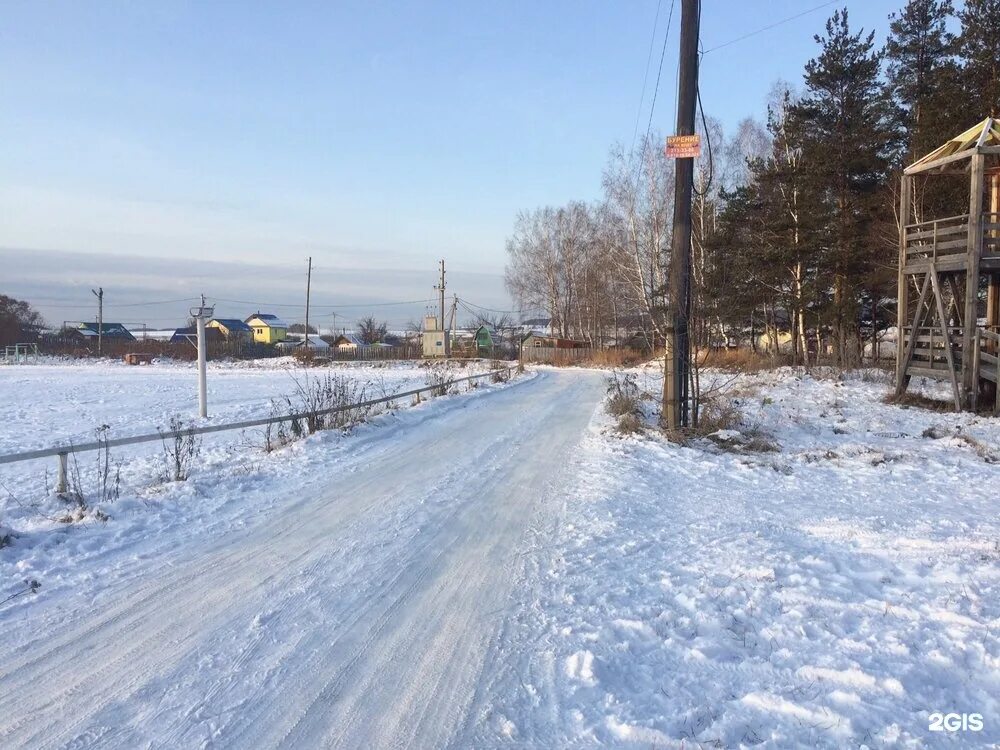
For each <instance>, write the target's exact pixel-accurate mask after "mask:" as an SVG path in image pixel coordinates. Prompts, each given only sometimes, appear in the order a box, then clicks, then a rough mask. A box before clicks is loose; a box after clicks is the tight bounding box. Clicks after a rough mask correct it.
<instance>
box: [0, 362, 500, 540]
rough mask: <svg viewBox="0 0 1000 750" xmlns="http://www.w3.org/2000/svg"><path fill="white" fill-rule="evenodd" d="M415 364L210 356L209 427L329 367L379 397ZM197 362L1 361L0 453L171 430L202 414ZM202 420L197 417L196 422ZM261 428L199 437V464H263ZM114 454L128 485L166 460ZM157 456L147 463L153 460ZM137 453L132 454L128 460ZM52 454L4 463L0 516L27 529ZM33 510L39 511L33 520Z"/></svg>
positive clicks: (83, 461)
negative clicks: (100, 434) (318, 363)
mask: <svg viewBox="0 0 1000 750" xmlns="http://www.w3.org/2000/svg"><path fill="white" fill-rule="evenodd" d="M421 365H422V363H420V362H385V363H338V364H335V365H332V366H330V367H321V368H302V367H301V366H299V365H298V364H297V363H296V361H295V360H294V359H293V358H292V357H279V358H274V359H265V360H254V361H220V362H209V366H208V378H207V382H208V405H209V419H208V422H207V423H206V424H222V423H226V422H234V421H239V420H244V419H254V418H257V417H264V416H267V415H268V414H269V409H270V406H271V403H272V401H276V402H279V404H281V405H282V408H283V409H284V411H287V410H288V408H287V406H285V405H284V403H283V399H284V398H285V397H290V398H291V399H292V401H293V404H294V403H297V401H296V390H297V388H298V386H299V385H300V384H303V383H305V382H306V381H307V380H308V379H310V378H313V379H315V378H317V377H322V376H324V375H325V374H327V373H330V374H334V375H343V376H347V377H349V378H350V379H351V380H352V381H353V382H354V383H356V384H357V386H358V389H359V394H361V393H363V395H364V397H365V398H380V397H382V396H386V395H390V394H392V393H396V392H402V391H406V390H412V389H414V388H420V387H422V386H424V385H426V384H427V378H428V373H429V372H430V369H429V368H428V367H426V366H421ZM486 369H487V364H486V363H483V362H473V363H470V364H468V365H467V366H466V367H458V366H455V367H452V368H451V369H450V370H449V371H450V372H453V373H454V374H455V376H456V377H461V376H463V375H467V374H473V373H475V372H483V371H485V370H486ZM197 387H198V386H197V370H196V365H195V363H194V362H181V361H169V360H167V361H158V362H156V363H154V364H152V365H145V366H129V365H126V364H124V363H122V362H120V361H117V360H110V361H104V362H99V363H95V362H92V361H87V360H74V359H61V360H53V359H45V360H42V364H37V365H12V366H0V396H2V398H0V454H4V453H17V452H21V451H26V450H32V449H35V448H47V447H50V446H52V445H56V444H65V443H81V442H93V441H94V440H95V438H96V433H95V431H96V430H97V429H98V428H99V427H101V426H103V425H106V426H107V427H108V429H107V431H106V436H107V437H111V438H117V437H128V436H131V435H142V434H152V433H155V432H157V431H158V430H167V429H169V425H170V422H171V419H180V420H181V422H182V423H183V425H185V426H186V425H190V424H194V423H195V421H196V414H197V411H198V393H197ZM199 424H201V422H200V421H199ZM261 441H262V438H261V436H260V430H250V431H247V432H246V433H240V432H221V433H217V434H213V435H209V436H205V437H203V438H201V439H200V442H201V444H202V447H203V448H205V449H207V451H206V453H205V455H203V456H202V457H201V460H202V461H203V462H205V463H206V464H207V465H208V466H210V467H214V466H217V465H219V464H226V465H228V466H229V467H230V468H232V467H233V466H238V465H248V464H253V463H256V462H258V461H259V456H258V455H257V454H259V452H260V451H259V445H260V443H261ZM114 453H115V454H114V457H113V460H118V459H125V460H126V463H125V464H123V467H122V468H123V479H124V482H125V485H126V486H127V487H129V488H131V489H136V488H137V487H139V488H141V486H142V485H146V484H150V481H151V479H153V478H154V477H152V476H150V475H151V473H152V474H154V475H155V474H156V473H158V472H159V470H160V469H159V468H158V467H157V466H155V465H154V464H156V463H163V461H164V456H163V450H162V446H161V445H160V444H159V443H156V442H153V443H145V444H142V445H138V446H134V447H125V448H116V449H115V452H114ZM95 457H96V454H94V453H86V454H80V456H79V457H78V459H77V461H78V462H79V466H80V472H81V474H82V477H83V479H84V481H89V480H90V479H92V477H91V476H90V475H92V474H94V473H95V472H94V470H93V467H92V464H94V463H95ZM151 458H152V459H154V460H152V462H151V460H150V459H151ZM133 459H138V460H133ZM55 468H56V460H55V459H54V458H52V459H47V460H39V461H31V462H28V463H15V464H5V465H0V522H3V521H4V519H6V521H7V522H8V523H11V522H13V523H14V524H15V525H17V524H19V523H21V522H22V521H23V522H25V523H27V524H29V526H31V527H33V521H37V520H38V518H37V515H38V514H35V513H32V512H30V511H28V512H25V510H24V507H23V506H24V505H25V504H26V503H30V502H32V501H33V500H37V499H38V498H39V497H40V496H42V495H45V494H46V489H47V488H51V487H52V486H53V485H54V482H55V476H54V472H55ZM32 516H35V518H34V519H33V518H32Z"/></svg>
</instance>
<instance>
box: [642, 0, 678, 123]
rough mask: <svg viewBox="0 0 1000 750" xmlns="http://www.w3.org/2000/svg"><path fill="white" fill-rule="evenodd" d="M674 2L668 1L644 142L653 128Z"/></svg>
mask: <svg viewBox="0 0 1000 750" xmlns="http://www.w3.org/2000/svg"><path fill="white" fill-rule="evenodd" d="M674 2H675V0H670V13H668V14H667V31H666V33H665V34H664V35H663V47H662V48H661V49H660V65H659V66H658V67H657V69H656V85H655V86H654V87H653V103H652V104H651V105H650V107H649V122H648V123H646V140H647V141H649V131H650V129H651V128H652V127H653V112H655V111H656V95H657V94H658V93H659V92H660V74H661V73H662V72H663V56H664V55H665V54H666V53H667V40H669V39H670V23H671V21H673V20H674Z"/></svg>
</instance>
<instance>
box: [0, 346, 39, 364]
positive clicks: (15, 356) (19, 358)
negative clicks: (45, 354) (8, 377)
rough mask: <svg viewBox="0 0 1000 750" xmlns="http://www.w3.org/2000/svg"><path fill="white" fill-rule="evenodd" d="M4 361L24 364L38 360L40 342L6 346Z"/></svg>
mask: <svg viewBox="0 0 1000 750" xmlns="http://www.w3.org/2000/svg"><path fill="white" fill-rule="evenodd" d="M3 361H4V362H6V363H7V364H15V365H23V364H27V363H28V362H37V361H38V344H11V345H10V346H5V347H4V352H3Z"/></svg>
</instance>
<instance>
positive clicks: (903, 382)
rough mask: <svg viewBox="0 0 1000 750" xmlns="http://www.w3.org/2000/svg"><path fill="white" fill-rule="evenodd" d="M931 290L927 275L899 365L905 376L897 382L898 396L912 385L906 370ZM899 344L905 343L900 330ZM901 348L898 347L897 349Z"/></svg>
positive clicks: (929, 279) (911, 357) (928, 275)
mask: <svg viewBox="0 0 1000 750" xmlns="http://www.w3.org/2000/svg"><path fill="white" fill-rule="evenodd" d="M930 288H931V276H930V274H927V275H926V276H924V285H923V286H922V287H921V288H920V299H919V300H918V301H917V310H916V312H914V313H913V325H911V326H910V340H909V341H908V342H907V343H906V353H905V354H904V355H903V359H902V363H901V364H900V363H897V365H898V366H899V367H901V368H902V372H903V376H902V377H901V378H900V379H899V380H897V381H896V395H897V396H902V395H903V392H904V391H905V390H906V386H907V385H909V383H910V376H909V375H908V374H907V372H906V369H907V367H908V366H909V364H910V360H911V359H913V349H914V347H915V346H916V345H917V338H916V333H917V328H918V327H919V326H920V320H921V318H923V310H924V303H925V302H926V301H927V292H928V290H929V289H930ZM898 338H899V343H900V344H902V343H903V329H902V328H900V329H899V336H898ZM896 348H897V349H898V348H899V347H898V346H897V347H896Z"/></svg>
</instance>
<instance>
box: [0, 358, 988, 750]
mask: <svg viewBox="0 0 1000 750" xmlns="http://www.w3.org/2000/svg"><path fill="white" fill-rule="evenodd" d="M46 367H48V368H49V374H48V375H46ZM72 368H79V369H76V370H74V369H72ZM364 369H365V368H357V372H356V375H357V376H358V377H362V378H364V379H365V380H366V381H367V380H370V379H372V378H374V377H375V376H377V375H383V376H384V378H385V379H386V380H388V379H390V378H392V379H393V382H394V383H395V384H396V385H397V386H398V387H399V388H404V387H409V386H416V385H419V384H422V383H423V382H424V381H425V378H426V373H425V372H423V371H418V370H415V369H413V368H411V367H409V366H407V367H398V368H388V369H383V368H378V369H379V371H380V372H379V373H373V374H369V373H367V372H363V370H364ZM634 372H635V374H636V375H637V379H638V382H639V385H640V386H641V387H643V388H645V389H647V390H649V391H651V392H654V393H655V392H656V391H657V389H658V386H659V374H658V372H657V370H656V368H640V369H637V370H635V371H634ZM36 373H37V374H35V375H32V374H29V373H28V368H24V369H23V370H18V371H17V372H16V373H13V374H10V371H4V370H0V393H4V394H7V393H13V394H14V396H13V397H12V398H8V399H5V401H6V402H7V403H6V405H5V406H4V407H3V408H4V409H6V410H7V413H8V422H7V424H16V425H19V428H18V429H19V431H20V435H16V434H15V435H12V434H11V431H12V429H13V428H5V430H4V433H3V437H2V440H6V441H8V443H7V445H10V444H12V443H16V444H17V446H19V447H27V446H28V444H36V443H31V442H30V441H32V440H37V441H38V442H37V444H46V443H47V442H48V440H47V439H44V436H39V435H38V434H36V432H40V431H43V426H44V424H46V423H44V422H43V421H42V420H41V419H39V418H32V417H31V416H30V414H26V413H24V412H22V411H20V410H19V409H20V408H21V406H20V405H19V404H17V403H11V402H13V401H25V402H26V401H28V400H29V399H30V400H35V401H37V400H38V394H39V393H40V392H41V391H42V390H43V389H44V388H46V387H47V385H46V380H45V378H46V377H48V379H49V380H50V381H51V383H52V385H53V386H54V387H56V388H57V389H61V390H60V391H59V392H61V393H62V394H63V396H62V398H61V399H60V400H55V399H53V400H52V401H50V403H49V406H48V407H47V408H48V409H49V412H48V413H49V414H50V415H52V416H51V417H49V418H50V419H51V424H52V425H58V426H59V433H60V436H62V435H63V434H64V432H63V431H64V430H65V431H66V432H70V433H71V434H72V432H73V430H74V429H76V430H78V431H79V432H78V434H81V435H85V434H87V430H86V429H85V428H81V427H80V423H87V424H89V423H91V422H92V421H97V420H104V421H105V422H107V423H109V424H110V423H113V424H114V425H115V429H125V427H124V425H128V428H130V429H131V428H133V427H134V428H135V429H136V430H137V431H144V430H145V429H147V428H149V427H153V428H155V427H156V426H158V424H159V423H162V421H163V420H164V419H165V418H168V417H169V415H170V414H171V413H174V411H175V410H174V405H175V404H178V403H179V404H180V406H182V407H183V408H180V409H177V410H176V411H182V412H183V411H187V412H188V413H190V412H191V411H193V409H194V393H193V385H194V372H193V370H191V369H189V368H186V367H184V366H176V367H173V366H172V367H169V368H167V367H164V368H162V371H160V370H157V369H156V368H150V369H148V370H147V369H146V368H125V367H116V368H111V369H108V370H100V371H96V370H92V369H91V368H90V367H89V366H82V365H67V366H45V367H40V368H39V369H38V370H37V371H36ZM74 373H80V377H76V376H74ZM606 375H607V373H606V372H597V371H588V370H584V369H568V370H557V369H552V368H546V367H538V368H533V372H531V373H529V374H528V375H527V376H526V377H524V378H519V379H517V380H515V381H513V382H512V383H509V384H505V385H501V386H496V385H493V386H488V387H487V386H484V387H482V388H480V389H477V390H476V391H475V392H472V393H466V392H464V391H463V392H462V393H461V394H459V395H453V396H449V397H447V398H440V399H434V400H431V401H426V402H424V403H423V404H420V405H418V406H407V407H406V408H401V409H399V410H397V411H395V412H394V413H391V414H383V415H381V416H378V417H376V418H374V419H373V420H372V421H371V423H370V424H367V425H364V426H362V427H360V428H357V429H355V430H354V431H353V432H352V433H351V434H348V435H345V434H340V433H334V432H325V433H320V434H317V435H314V436H312V437H310V438H308V439H306V440H303V441H300V442H297V443H294V444H292V445H290V446H288V447H287V448H284V449H282V450H280V451H277V452H275V453H273V454H269V455H266V454H263V453H262V451H261V450H260V449H259V447H255V446H253V445H249V444H247V443H245V444H243V445H240V444H239V443H238V442H234V438H233V437H232V436H230V440H229V442H227V443H225V444H219V445H210V446H207V447H206V449H205V451H204V455H203V457H202V461H201V465H200V466H199V468H198V470H197V471H196V472H195V473H194V474H193V475H192V477H191V479H189V480H188V481H186V482H179V483H173V482H163V481H162V480H159V479H156V474H157V472H158V471H159V463H158V462H160V461H161V459H162V457H160V456H157V455H155V454H156V450H157V448H156V444H150V447H149V449H148V451H147V453H146V455H144V456H135V457H131V458H129V460H128V461H127V462H126V464H125V466H126V472H127V473H126V477H125V485H126V487H127V491H126V492H125V493H123V496H122V499H120V500H119V501H117V502H116V503H112V504H109V505H108V507H107V512H108V515H110V517H111V518H110V520H108V521H106V522H103V523H102V522H99V521H96V520H87V521H85V522H83V523H76V524H56V523H53V522H52V520H51V519H48V520H44V519H43V520H41V521H30V520H29V519H30V518H32V517H37V514H35V515H34V516H32V513H33V511H32V509H31V508H26V507H25V506H24V499H25V498H31V497H34V496H35V494H34V493H35V492H36V491H37V490H38V489H42V490H43V489H44V487H43V486H42V485H40V484H38V481H39V480H37V479H36V478H34V477H33V476H29V475H27V474H22V475H21V476H22V477H24V481H25V482H29V483H30V484H27V485H16V486H18V488H19V494H20V496H21V498H20V499H18V500H10V499H8V504H7V506H6V510H5V522H7V523H8V525H14V526H15V528H16V529H17V530H18V531H19V532H20V535H19V536H18V537H17V538H16V539H15V540H14V543H13V544H12V545H10V546H8V547H6V548H4V549H0V571H2V576H3V577H2V584H3V585H2V588H0V600H2V599H3V598H4V597H6V596H7V595H9V594H11V593H16V592H17V591H18V590H20V588H21V587H22V585H23V584H22V581H23V580H32V579H34V580H38V581H39V583H40V584H41V588H40V589H39V590H38V592H37V593H35V594H26V595H24V596H20V597H17V598H16V599H14V600H11V601H10V602H7V603H4V604H0V746H3V747H32V748H35V747H63V746H80V747H93V746H99V747H121V748H132V747H145V746H150V745H153V746H165V747H251V746H252V747H283V746H285V747H287V746H301V747H307V746H308V747H326V746H330V747H333V746H339V747H373V748H378V747H401V746H409V747H417V748H422V747H435V748H437V747H453V748H470V747H475V748H491V747H496V748H503V747H526V748H551V747H594V746H602V747H603V746H609V747H637V748H653V747H656V748H674V747H676V748H681V747H684V748H690V747H699V746H700V747H763V748H789V747H825V748H826V747H828V748H842V747H854V748H860V747H869V748H882V747H885V748H921V747H927V748H933V747H982V746H995V745H996V744H998V743H1000V492H998V490H997V488H998V487H1000V419H994V418H986V417H979V416H974V415H969V414H951V413H938V412H932V411H927V410H923V409H918V408H902V407H899V406H891V405H887V404H885V403H883V401H882V399H883V397H884V396H885V394H886V392H887V391H888V388H889V386H888V384H887V382H886V380H885V378H884V376H882V375H881V374H879V373H864V374H849V375H846V376H837V375H835V374H833V373H828V372H823V371H818V372H814V373H812V374H807V373H804V372H802V371H796V370H791V369H784V370H779V371H776V372H762V373H757V374H749V375H741V376H739V377H738V378H736V379H735V380H732V382H728V381H729V380H730V377H729V376H726V375H722V374H714V375H713V374H709V376H708V377H709V378H710V379H711V378H718V379H719V381H720V382H723V381H726V382H727V385H726V388H725V390H724V394H725V395H724V400H725V401H726V402H727V403H728V405H729V407H730V409H731V410H732V411H733V412H734V414H735V415H736V419H735V421H734V422H733V423H732V424H731V425H729V426H728V428H727V429H726V430H723V431H722V432H720V433H719V434H717V435H715V436H714V437H713V438H712V439H709V438H700V439H697V440H694V441H692V442H691V443H689V444H688V445H685V446H681V445H677V444H675V443H671V442H669V441H667V440H666V439H664V438H663V437H662V436H660V435H659V434H657V433H656V432H655V431H653V430H647V431H645V432H644V433H641V434H639V435H631V436H622V435H621V434H619V433H618V432H617V431H616V430H615V423H614V420H613V419H612V418H611V417H610V416H608V415H607V414H606V413H605V411H604V409H603V406H602V399H603V394H604V387H605V378H606ZM32 378H36V379H35V380H34V381H32V380H31V379H32ZM287 378H288V375H287V373H285V372H282V371H281V370H276V371H269V370H268V369H267V368H263V369H258V368H246V369H245V371H243V370H242V369H240V368H235V367H230V368H225V367H221V368H218V370H213V371H212V372H210V383H213V384H225V388H222V387H221V385H219V386H216V385H213V387H220V390H219V392H217V393H216V394H215V397H214V400H212V401H211V402H210V403H212V404H215V405H216V407H215V408H214V410H213V413H214V415H215V418H220V419H221V418H222V417H223V415H225V418H227V419H229V418H239V417H243V416H247V415H248V412H247V410H251V411H252V410H254V409H259V408H260V404H261V403H265V404H266V403H267V401H268V399H269V398H270V397H274V396H278V395H282V394H284V393H287V392H288V388H287V383H288V382H290V381H288V380H287ZM98 383H104V384H105V385H108V386H109V389H112V386H111V384H115V385H114V386H113V388H117V389H119V390H117V391H115V392H117V393H119V394H138V393H140V392H146V391H142V390H141V388H140V385H139V384H145V387H146V388H148V389H149V390H148V392H149V394H150V396H149V400H148V401H146V402H144V403H149V404H154V403H155V404H156V406H155V407H151V408H148V409H145V410H141V409H138V408H137V403H136V400H137V399H139V398H141V397H140V396H139V395H119V397H118V398H109V397H99V396H97V395H96V394H95V390H97V388H95V384H98ZM292 385H293V387H294V384H292ZM918 385H919V384H918ZM921 387H923V388H924V389H925V391H926V392H927V393H930V394H936V393H937V391H938V388H937V386H936V385H927V384H924V385H923V386H921ZM8 388H9V389H10V390H8ZM227 397H231V400H229V401H228V402H226V403H224V402H225V401H226V398H227ZM76 399H80V403H79V404H75V401H76ZM128 399H132V401H131V402H129V401H128ZM185 399H186V400H185ZM227 404H228V405H227ZM254 404H256V406H254ZM652 407H653V402H651V401H650V402H646V403H645V404H644V408H645V410H646V413H647V416H649V415H650V412H651V410H652ZM227 409H228V410H229V411H226V410H227ZM140 413H141V415H142V416H141V419H140V418H139V414H140ZM137 419H138V420H139V421H138V422H136V421H135V420H137ZM140 428H141V429H140ZM751 435H753V436H755V437H756V438H757V440H756V442H755V443H754V444H752V445H751V446H749V447H748V446H746V445H744V443H745V442H746V440H745V438H746V437H747V436H751ZM754 447H756V448H757V449H753V448H754ZM768 447H769V448H770V450H759V448H768ZM15 480H16V477H15ZM10 481H11V480H8V486H10V484H9V483H10ZM24 487H27V489H24ZM32 488H34V489H32ZM933 712H942V713H950V712H954V713H960V714H962V713H964V714H981V715H982V717H983V729H982V730H981V731H978V732H974V731H972V730H971V729H970V730H965V731H962V730H959V731H945V732H932V731H930V729H929V720H930V717H931V714H932V713H933Z"/></svg>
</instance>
